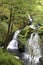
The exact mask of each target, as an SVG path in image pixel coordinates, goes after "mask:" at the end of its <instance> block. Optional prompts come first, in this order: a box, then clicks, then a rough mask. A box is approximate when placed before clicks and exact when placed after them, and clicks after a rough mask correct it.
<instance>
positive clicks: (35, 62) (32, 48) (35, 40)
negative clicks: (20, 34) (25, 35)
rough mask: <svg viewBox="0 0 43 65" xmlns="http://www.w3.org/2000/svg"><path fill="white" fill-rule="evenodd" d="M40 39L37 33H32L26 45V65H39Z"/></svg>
mask: <svg viewBox="0 0 43 65" xmlns="http://www.w3.org/2000/svg"><path fill="white" fill-rule="evenodd" d="M39 43H40V37H39V35H38V34H37V33H32V34H31V36H30V39H28V41H27V45H26V53H25V54H24V55H26V56H25V57H27V63H26V64H27V65H40V62H39V58H40V57H41V52H40V45H39Z"/></svg>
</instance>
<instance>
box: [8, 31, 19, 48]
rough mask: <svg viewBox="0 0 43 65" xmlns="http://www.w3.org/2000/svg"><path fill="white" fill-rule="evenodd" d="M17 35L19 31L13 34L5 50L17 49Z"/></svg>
mask: <svg viewBox="0 0 43 65" xmlns="http://www.w3.org/2000/svg"><path fill="white" fill-rule="evenodd" d="M19 33H20V30H17V31H16V32H15V33H14V36H13V39H12V40H11V41H10V42H9V44H8V46H7V49H18V42H17V37H18V34H19Z"/></svg>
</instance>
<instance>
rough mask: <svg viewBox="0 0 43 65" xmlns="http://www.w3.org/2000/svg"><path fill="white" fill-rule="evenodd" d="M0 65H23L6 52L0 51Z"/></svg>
mask: <svg viewBox="0 0 43 65" xmlns="http://www.w3.org/2000/svg"><path fill="white" fill-rule="evenodd" d="M0 65H23V63H22V62H21V61H20V60H18V59H16V58H15V57H14V56H13V55H11V54H10V53H8V52H7V51H6V50H3V49H0Z"/></svg>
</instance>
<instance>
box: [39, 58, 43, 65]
mask: <svg viewBox="0 0 43 65" xmlns="http://www.w3.org/2000/svg"><path fill="white" fill-rule="evenodd" d="M39 61H40V63H41V65H43V57H40V58H39Z"/></svg>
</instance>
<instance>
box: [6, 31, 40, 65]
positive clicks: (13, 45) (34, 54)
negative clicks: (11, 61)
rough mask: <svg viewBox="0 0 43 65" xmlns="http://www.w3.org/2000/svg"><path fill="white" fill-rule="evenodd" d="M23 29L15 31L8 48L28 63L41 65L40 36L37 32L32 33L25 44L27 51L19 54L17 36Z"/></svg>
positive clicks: (28, 64) (29, 64)
mask: <svg viewBox="0 0 43 65" xmlns="http://www.w3.org/2000/svg"><path fill="white" fill-rule="evenodd" d="M20 31H21V30H17V31H16V32H15V33H14V36H13V39H12V40H11V41H10V42H9V44H8V46H7V49H8V50H10V51H11V52H14V53H16V54H17V55H18V56H19V57H20V59H21V60H23V61H24V63H25V64H26V65H39V58H40V57H41V53H40V45H39V43H40V37H39V35H38V34H37V33H32V34H31V36H30V39H28V41H27V44H26V46H25V52H23V53H21V54H19V51H18V41H17V37H18V34H19V33H20Z"/></svg>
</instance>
